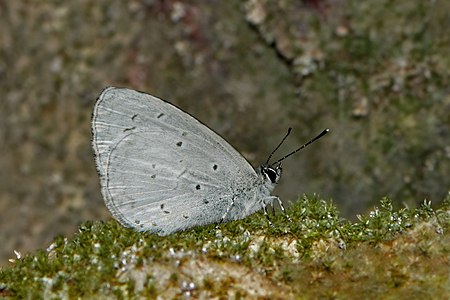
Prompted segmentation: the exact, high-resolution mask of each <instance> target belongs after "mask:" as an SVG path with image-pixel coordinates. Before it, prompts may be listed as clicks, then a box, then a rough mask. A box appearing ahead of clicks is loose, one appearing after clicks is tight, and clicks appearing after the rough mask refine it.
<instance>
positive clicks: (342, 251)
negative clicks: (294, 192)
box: [0, 195, 450, 299]
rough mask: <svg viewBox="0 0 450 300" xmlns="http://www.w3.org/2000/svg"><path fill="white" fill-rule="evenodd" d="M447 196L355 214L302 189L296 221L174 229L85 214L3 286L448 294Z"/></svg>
mask: <svg viewBox="0 0 450 300" xmlns="http://www.w3.org/2000/svg"><path fill="white" fill-rule="evenodd" d="M449 203H450V196H449V197H447V199H445V200H444V201H443V206H442V207H441V208H439V209H437V210H434V209H432V208H431V206H430V203H428V202H424V203H423V205H422V206H421V207H419V208H417V209H408V208H402V209H399V210H395V209H394V208H393V206H392V203H391V201H390V200H389V199H387V198H383V199H382V200H381V201H380V206H379V208H375V209H374V210H373V211H372V212H370V213H369V214H368V215H362V216H359V219H358V221H356V222H350V221H348V220H345V219H343V218H341V217H340V216H339V213H338V211H337V210H336V207H335V206H334V205H333V204H332V203H331V202H327V201H324V200H323V199H321V198H320V197H318V196H316V195H314V196H311V197H308V196H304V197H302V198H301V199H300V200H299V201H297V202H296V203H295V204H294V205H293V206H292V207H291V208H290V209H289V210H288V213H289V215H290V216H291V218H292V222H289V221H288V220H287V218H286V217H285V216H284V215H283V214H281V213H277V214H276V215H273V216H271V220H272V222H273V224H274V226H273V227H270V226H268V224H267V222H266V220H265V218H264V216H263V215H262V214H261V213H258V214H255V215H253V216H251V217H249V218H246V219H245V220H242V221H236V222H230V223H227V224H223V225H220V226H219V229H216V228H215V226H214V225H210V226H204V227H198V228H194V229H192V230H189V231H186V232H180V233H177V234H173V235H170V236H167V237H159V236H156V235H152V234H147V233H138V232H135V231H133V230H131V229H126V228H123V227H122V226H120V225H119V224H118V223H117V222H115V221H108V222H86V223H85V224H83V225H82V226H80V229H79V233H78V234H77V235H76V236H75V237H74V239H73V240H71V241H68V240H67V239H65V238H64V237H57V238H55V240H54V242H53V243H52V244H51V246H50V247H49V248H48V249H47V250H45V251H44V250H42V251H38V252H37V253H35V254H31V255H27V256H25V257H24V258H21V259H17V260H15V261H14V263H13V265H12V266H10V267H5V268H3V269H2V270H1V273H0V288H1V291H0V292H1V295H2V296H5V297H7V298H8V297H10V298H33V299H39V298H52V297H53V298H61V297H65V296H67V297H70V298H76V297H86V298H91V297H97V296H100V295H101V296H106V297H110V296H111V297H115V298H119V299H121V298H129V297H137V296H146V297H155V296H156V295H160V294H164V295H166V296H168V297H171V296H173V297H178V296H180V295H182V294H184V293H187V294H190V295H200V294H202V295H210V296H211V297H212V296H214V295H216V296H217V295H222V296H226V295H228V294H227V293H228V292H230V291H232V294H233V295H235V296H236V297H238V296H239V295H240V296H242V297H247V296H250V295H253V294H252V293H253V292H252V288H254V286H252V284H267V283H272V284H275V283H276V284H277V285H278V286H279V287H282V288H275V289H271V288H267V287H266V288H263V287H261V288H258V289H256V291H255V292H254V293H256V294H258V293H259V294H258V295H272V296H277V297H286V296H287V295H291V296H292V295H306V296H307V295H310V296H313V295H316V296H317V295H320V296H324V297H331V296H332V295H333V297H343V298H346V297H349V296H350V295H352V296H354V295H360V296H361V297H365V296H367V295H382V294H383V293H386V292H389V293H394V294H393V295H395V294H396V293H398V295H400V293H402V292H405V291H407V290H408V289H410V288H411V289H412V290H420V289H421V288H426V289H427V290H426V292H423V291H422V292H421V293H422V294H423V295H424V296H430V297H433V298H440V296H442V295H444V293H445V292H446V289H445V284H446V280H447V279H446V278H447V276H448V264H449V263H450V262H449V257H450V255H449V252H450V235H449V234H448V230H449V218H450V217H449V215H450V213H449V206H450V205H449ZM431 274H433V276H430V275H431ZM241 276H242V278H241ZM252 276H253V277H254V278H253V277H252ZM247 277H248V278H247ZM245 278H247V279H245ZM343 279H344V280H343ZM247 281H248V282H247ZM357 286H358V287H357ZM224 290H225V291H228V292H227V293H224ZM324 290H326V292H325V291H324ZM305 291H309V292H305ZM292 293H293V294H292ZM314 293H318V294H314Z"/></svg>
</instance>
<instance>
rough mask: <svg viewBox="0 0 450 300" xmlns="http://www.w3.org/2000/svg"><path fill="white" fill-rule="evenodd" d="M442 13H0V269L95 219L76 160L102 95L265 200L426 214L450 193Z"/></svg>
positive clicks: (245, 4) (435, 9) (371, 7)
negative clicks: (145, 107) (204, 147)
mask: <svg viewBox="0 0 450 300" xmlns="http://www.w3.org/2000/svg"><path fill="white" fill-rule="evenodd" d="M449 12H450V2H449V1H444V0H434V1H433V0H430V1H389V0H377V1H375V0H371V1H359V0H347V1H345V0H323V1H320V0H303V1H301V0H296V1H294V0H281V1H269V0H249V1H237V0H234V1H219V0H208V1H207V0H204V1H173V0H140V1H139V0H134V1H111V0H108V1H106V0H99V1H87V0H72V1H36V2H33V1H1V2H0V104H1V108H0V170H1V171H0V229H1V230H0V245H1V247H0V264H4V263H6V262H7V258H10V257H13V255H14V254H13V250H18V251H20V252H22V253H24V252H27V251H30V250H32V249H36V248H45V247H46V246H47V245H48V243H49V242H50V241H51V240H52V238H53V237H54V236H55V235H57V234H64V235H67V236H69V237H70V236H71V234H73V233H74V232H76V230H77V226H78V225H79V224H80V223H81V222H83V221H86V220H97V219H106V218H109V217H110V215H109V213H108V211H107V209H106V207H105V205H104V204H103V200H102V199H101V195H100V191H99V181H98V177H97V174H96V170H95V166H94V160H93V154H92V150H91V145H90V119H91V111H92V108H93V105H94V103H95V99H96V97H97V96H98V94H99V93H100V92H101V90H102V89H103V88H104V87H106V86H109V85H115V86H126V87H130V88H134V89H138V90H142V91H146V92H149V93H151V94H154V95H156V96H159V97H161V98H163V99H166V100H169V101H171V102H173V103H175V104H176V105H178V106H179V107H181V108H183V109H184V110H186V111H187V112H189V113H191V114H192V115H194V116H195V117H197V118H198V119H200V120H201V121H202V122H204V123H205V124H208V125H209V127H211V128H212V129H214V130H215V131H216V132H218V133H220V134H221V135H222V136H223V137H224V138H225V139H226V140H228V141H229V142H230V143H231V144H233V145H234V146H235V147H236V148H237V149H238V150H239V151H240V152H241V153H243V155H244V156H245V157H247V158H248V159H249V160H250V161H251V162H252V163H253V164H254V165H255V166H257V165H258V164H260V163H261V162H264V161H265V160H266V158H267V156H268V154H269V153H270V152H271V150H273V148H274V147H275V146H276V145H277V143H278V142H279V140H280V139H281V138H282V136H283V135H284V134H285V132H286V130H287V128H288V127H293V133H292V134H291V137H290V138H289V139H288V141H287V142H286V144H285V145H284V146H283V147H282V148H281V149H280V151H279V152H278V153H277V154H278V156H277V155H276V156H277V157H280V156H281V155H283V154H286V153H287V152H288V151H290V150H293V149H294V148H296V147H298V146H299V145H300V144H302V143H303V142H305V141H306V140H307V139H309V138H310V137H312V136H314V135H315V134H317V133H319V132H320V131H321V130H322V129H324V128H325V127H329V128H331V133H330V134H329V135H327V136H326V137H325V138H323V139H322V140H320V141H319V142H317V143H316V144H314V145H313V146H311V147H309V148H307V149H305V150H303V151H302V152H301V153H298V154H296V155H295V156H294V157H291V158H289V159H287V160H286V161H285V162H284V175H283V178H282V181H281V183H280V185H279V187H278V189H277V194H278V195H280V196H281V197H282V199H283V200H284V201H285V203H286V204H288V203H289V202H292V201H295V200H296V199H297V197H298V195H301V194H303V193H309V194H311V193H318V194H320V195H321V196H322V197H324V198H325V199H333V202H334V203H335V204H336V205H337V206H338V208H339V209H340V210H341V212H342V213H343V214H344V215H345V216H347V217H349V218H353V217H354V216H355V215H356V214H358V213H364V212H365V211H366V209H367V208H369V207H371V205H373V204H374V203H377V202H378V201H379V199H380V198H381V197H382V196H388V197H390V198H392V199H393V201H394V202H395V203H397V206H398V207H400V206H403V205H408V206H413V205H415V204H416V203H418V202H422V201H423V200H424V199H427V200H431V201H432V202H433V203H434V204H435V205H437V204H438V203H439V202H440V201H441V200H442V199H443V198H444V197H445V195H446V194H447V193H448V191H449V189H450V176H449V174H450V84H449V74H450V71H449V70H450V56H449V53H450V35H449V34H448V28H449V25H450V13H449Z"/></svg>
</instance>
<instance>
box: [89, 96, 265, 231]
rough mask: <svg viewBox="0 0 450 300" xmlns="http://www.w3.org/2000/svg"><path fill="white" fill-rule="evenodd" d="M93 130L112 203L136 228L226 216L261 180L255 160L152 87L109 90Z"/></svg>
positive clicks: (170, 227)
mask: <svg viewBox="0 0 450 300" xmlns="http://www.w3.org/2000/svg"><path fill="white" fill-rule="evenodd" d="M92 132H93V148H94V151H95V155H96V164H97V169H98V172H99V175H100V183H101V187H102V194H103V197H104V199H105V202H106V205H107V207H108V208H109V210H110V211H111V212H112V214H113V215H114V216H115V217H116V218H117V219H118V220H119V221H120V222H121V223H122V224H123V225H125V226H128V227H135V228H137V229H139V230H143V231H147V230H149V231H152V232H158V233H159V234H170V233H172V232H175V231H178V230H183V229H186V228H189V227H192V226H196V225H204V224H209V223H214V222H218V221H220V219H221V217H222V216H223V215H224V214H225V211H226V209H227V208H229V207H230V204H231V202H232V201H233V200H234V198H235V197H236V195H237V194H239V193H240V191H241V192H242V191H243V190H244V189H245V188H246V187H247V188H248V187H249V186H252V185H255V182H256V181H257V174H256V172H255V171H254V169H253V168H252V166H251V165H250V164H249V163H248V162H247V160H245V158H244V157H243V156H242V155H240V153H239V152H237V151H236V150H235V149H234V148H233V147H232V146H231V145H230V144H228V143H227V142H226V141H225V140H224V139H222V138H221V137H220V136H219V135H217V134H216V133H214V132H213V131H212V130H211V129H209V128H208V127H206V126H205V125H203V124H201V123H200V122H199V121H197V120H196V119H195V118H193V117H191V116H190V115H188V114H187V113H185V112H183V111H182V110H180V109H178V108H177V107H175V106H173V105H172V104H170V103H168V102H165V101H163V100H161V99H158V98H156V97H153V96H151V95H148V94H145V93H140V92H137V91H133V90H129V89H120V88H107V89H105V90H104V91H103V92H102V94H101V95H100V97H99V99H98V100H97V103H96V105H95V108H94V113H93V121H92ZM243 194H245V193H243ZM240 217H243V216H240Z"/></svg>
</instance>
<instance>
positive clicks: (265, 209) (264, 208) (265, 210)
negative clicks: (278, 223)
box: [261, 201, 273, 227]
mask: <svg viewBox="0 0 450 300" xmlns="http://www.w3.org/2000/svg"><path fill="white" fill-rule="evenodd" d="M261 205H262V208H263V211H264V215H265V216H266V219H267V222H268V223H269V226H271V227H273V224H272V222H271V221H270V218H269V214H268V213H267V206H266V202H265V201H261Z"/></svg>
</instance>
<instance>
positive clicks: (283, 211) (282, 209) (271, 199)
mask: <svg viewBox="0 0 450 300" xmlns="http://www.w3.org/2000/svg"><path fill="white" fill-rule="evenodd" d="M267 198H268V199H270V203H272V206H274V205H273V200H277V201H278V204H279V205H280V209H281V212H282V213H283V215H285V216H286V218H287V219H288V221H289V222H292V219H291V217H290V216H289V215H288V214H287V213H286V209H284V205H283V202H282V201H281V199H280V198H279V197H277V196H270V197H267ZM263 203H264V201H263ZM263 208H264V207H263ZM264 209H265V208H264Z"/></svg>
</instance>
